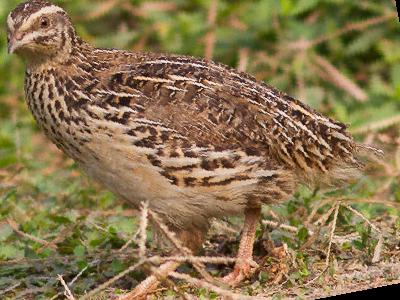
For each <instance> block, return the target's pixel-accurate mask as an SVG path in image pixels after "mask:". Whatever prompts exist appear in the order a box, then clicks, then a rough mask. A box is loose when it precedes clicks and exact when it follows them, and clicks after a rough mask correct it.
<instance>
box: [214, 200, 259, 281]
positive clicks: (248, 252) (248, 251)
mask: <svg viewBox="0 0 400 300" xmlns="http://www.w3.org/2000/svg"><path fill="white" fill-rule="evenodd" d="M260 216H261V207H257V208H246V210H245V213H244V225H243V230H242V238H241V240H240V245H239V251H238V254H237V259H238V261H237V262H236V264H235V267H234V269H233V271H232V272H231V273H230V274H228V275H227V276H225V277H224V278H222V281H224V282H225V283H227V284H229V285H231V286H236V285H237V284H239V283H240V282H241V281H242V280H244V279H246V278H248V277H250V276H251V274H252V273H253V272H254V267H253V266H254V265H256V263H255V262H254V261H253V260H252V257H253V244H254V240H255V236H256V229H257V225H258V223H259V221H260Z"/></svg>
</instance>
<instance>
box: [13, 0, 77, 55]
mask: <svg viewBox="0 0 400 300" xmlns="http://www.w3.org/2000/svg"><path fill="white" fill-rule="evenodd" d="M7 33H8V52H9V53H16V54H18V55H19V56H21V57H23V58H25V59H27V60H28V62H29V61H30V62H33V61H35V60H36V61H37V60H40V61H42V60H46V59H55V58H56V57H58V56H60V55H61V56H62V55H63V54H64V55H66V54H68V53H70V50H71V49H72V47H73V44H74V42H76V39H77V38H76V35H75V29H74V27H73V25H72V23H71V20H70V18H69V17H68V15H67V13H66V12H65V11H64V10H63V9H62V8H61V7H58V6H56V5H53V4H52V3H50V2H48V1H45V0H30V1H27V2H25V3H21V4H20V5H18V6H17V7H16V8H15V9H14V10H13V11H12V12H11V13H10V14H9V15H8V18H7Z"/></svg>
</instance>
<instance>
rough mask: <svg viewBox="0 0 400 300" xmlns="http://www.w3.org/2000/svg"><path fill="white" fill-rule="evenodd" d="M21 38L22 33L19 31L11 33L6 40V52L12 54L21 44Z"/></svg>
mask: <svg viewBox="0 0 400 300" xmlns="http://www.w3.org/2000/svg"><path fill="white" fill-rule="evenodd" d="M22 38H23V35H21V34H19V33H14V34H11V36H10V39H9V41H8V47H7V50H8V54H13V53H15V51H16V50H17V49H18V48H19V47H21V46H22V43H21V40H22Z"/></svg>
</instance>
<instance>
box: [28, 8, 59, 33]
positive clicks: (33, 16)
mask: <svg viewBox="0 0 400 300" xmlns="http://www.w3.org/2000/svg"><path fill="white" fill-rule="evenodd" d="M58 12H65V11H64V10H63V9H62V8H61V7H59V6H56V5H51V6H46V7H43V8H42V9H40V10H38V11H37V12H35V13H33V14H31V15H30V16H29V18H28V19H26V20H25V21H24V22H23V24H22V26H21V28H20V30H25V29H28V28H29V27H30V26H31V25H32V23H33V22H34V21H35V20H36V19H37V18H39V17H40V16H42V15H48V14H55V13H58Z"/></svg>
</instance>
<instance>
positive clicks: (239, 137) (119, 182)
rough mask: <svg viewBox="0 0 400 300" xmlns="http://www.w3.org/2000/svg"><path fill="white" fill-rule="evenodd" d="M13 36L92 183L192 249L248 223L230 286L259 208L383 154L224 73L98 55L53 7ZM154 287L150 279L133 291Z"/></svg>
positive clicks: (22, 16)
mask: <svg viewBox="0 0 400 300" xmlns="http://www.w3.org/2000/svg"><path fill="white" fill-rule="evenodd" d="M7 27H8V51H9V52H10V53H16V54H18V55H19V56H20V57H22V58H24V59H25V60H26V64H27V67H26V77H25V95H26V101H27V103H28V106H29V109H30V110H31V112H32V114H33V116H34V118H35V119H36V121H37V123H38V124H39V126H40V127H41V129H42V130H43V131H44V132H45V134H46V135H47V137H48V138H49V139H50V140H51V141H52V142H53V143H55V144H56V145H57V147H58V148H60V149H61V150H62V151H64V153H65V154H66V155H68V156H69V157H71V158H72V159H73V160H75V161H76V163H77V164H78V165H79V167H80V168H82V170H84V171H85V172H86V173H87V174H88V175H89V176H90V177H92V178H93V179H95V180H96V181H98V182H99V183H101V184H103V185H104V186H105V187H107V188H108V189H109V190H110V191H112V192H114V193H115V194H116V195H117V196H119V197H120V198H122V199H124V200H125V201H127V202H129V203H130V204H132V205H133V206H134V207H137V208H138V207H140V204H141V203H142V202H143V201H146V202H148V203H149V208H150V209H151V210H152V211H154V212H156V213H157V214H158V215H159V216H160V217H161V218H162V220H163V222H165V223H166V224H167V225H168V227H169V228H170V229H171V230H172V231H173V232H175V233H176V236H177V237H178V238H180V240H181V241H182V243H184V245H186V246H187V247H188V248H190V249H192V250H197V249H198V248H199V247H200V246H201V244H202V242H203V238H204V235H205V233H206V232H207V229H208V227H209V221H210V219H211V218H213V217H216V218H221V217H224V216H230V215H237V214H244V216H245V220H244V227H243V231H242V238H241V242H240V246H239V250H238V254H237V256H238V258H241V259H242V260H238V263H236V265H235V267H234V269H233V271H232V273H231V274H229V275H228V276H226V277H225V278H224V281H225V282H227V283H229V284H232V285H235V284H237V283H239V282H240V281H241V280H243V279H244V278H245V277H247V276H249V275H250V274H251V269H252V268H251V262H250V260H249V258H251V257H252V250H253V242H254V238H255V230H256V227H257V224H258V222H259V220H260V211H261V206H262V204H273V203H279V202H282V201H284V200H285V199H288V198H289V197H290V195H291V194H292V193H293V191H294V190H295V187H296V185H297V184H299V183H306V184H316V183H335V182H339V181H340V182H346V181H347V180H349V179H351V178H354V177H356V176H357V174H358V170H360V169H361V167H362V163H361V162H360V153H361V152H366V153H367V154H380V151H379V150H377V149H375V148H373V147H369V146H365V145H361V144H358V143H356V142H355V141H354V139H353V138H352V137H351V135H350V134H349V133H348V132H346V126H345V125H344V124H342V123H340V122H337V121H335V120H332V119H330V118H328V117H325V116H323V115H321V114H319V113H318V112H316V111H314V110H313V109H311V108H310V107H308V106H307V105H305V104H303V103H301V102H300V101H298V100H295V99H293V98H291V97H289V96H288V95H286V94H284V93H282V92H280V91H277V90H276V89H274V88H272V87H270V86H268V85H266V84H265V83H263V82H259V81H256V80H255V79H254V78H253V77H251V76H250V75H248V74H245V73H240V72H238V71H236V70H234V69H231V68H229V67H227V66H224V65H221V64H217V63H214V62H211V61H205V60H202V59H197V58H193V57H187V56H173V55H164V54H145V53H134V52H128V51H123V50H114V49H98V48H95V47H93V46H91V45H89V44H88V43H86V42H84V41H82V40H81V39H80V38H79V37H78V36H77V34H76V31H75V29H74V26H73V24H72V22H71V19H70V18H69V17H68V15H67V13H66V12H65V11H64V10H63V9H62V8H60V7H58V6H55V5H53V4H51V3H50V2H47V1H44V0H31V1H28V2H25V3H23V4H20V5H18V6H17V7H16V8H15V9H14V10H13V11H12V12H11V13H10V14H9V16H8V19H7ZM175 267H176V263H166V264H165V265H163V266H162V267H161V269H160V270H162V271H163V272H164V273H165V274H167V273H168V272H170V271H171V270H173V269H174V268H175ZM156 285H157V280H156V278H155V277H154V276H151V277H149V278H148V279H147V280H146V281H144V282H143V283H142V284H141V285H139V286H138V287H137V288H136V290H135V291H134V294H135V295H139V294H145V293H147V292H149V291H151V289H153V288H154V287H155V286H156ZM132 295H133V294H132Z"/></svg>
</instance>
